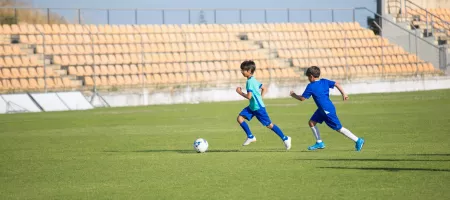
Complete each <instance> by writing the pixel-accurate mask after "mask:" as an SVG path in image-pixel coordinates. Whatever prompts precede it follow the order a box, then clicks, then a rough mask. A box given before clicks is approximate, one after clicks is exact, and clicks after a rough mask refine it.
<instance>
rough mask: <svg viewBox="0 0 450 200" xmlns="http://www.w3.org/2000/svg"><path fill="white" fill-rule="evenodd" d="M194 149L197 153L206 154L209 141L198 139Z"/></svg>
mask: <svg viewBox="0 0 450 200" xmlns="http://www.w3.org/2000/svg"><path fill="white" fill-rule="evenodd" d="M194 149H195V151H197V153H204V152H205V151H206V150H208V141H206V140H205V139H203V138H198V139H196V140H195V141H194Z"/></svg>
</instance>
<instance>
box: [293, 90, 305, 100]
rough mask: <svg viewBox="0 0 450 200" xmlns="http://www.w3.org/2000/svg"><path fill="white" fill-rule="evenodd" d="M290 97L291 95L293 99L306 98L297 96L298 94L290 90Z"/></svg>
mask: <svg viewBox="0 0 450 200" xmlns="http://www.w3.org/2000/svg"><path fill="white" fill-rule="evenodd" d="M291 97H293V98H294V99H297V100H299V101H304V100H306V98H305V97H303V96H299V95H297V94H295V92H294V91H291Z"/></svg>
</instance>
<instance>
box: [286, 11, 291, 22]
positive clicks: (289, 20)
mask: <svg viewBox="0 0 450 200" xmlns="http://www.w3.org/2000/svg"><path fill="white" fill-rule="evenodd" d="M287 21H288V22H291V10H290V9H289V8H288V9H287Z"/></svg>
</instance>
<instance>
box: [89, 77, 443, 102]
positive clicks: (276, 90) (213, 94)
mask: <svg viewBox="0 0 450 200" xmlns="http://www.w3.org/2000/svg"><path fill="white" fill-rule="evenodd" d="M340 84H341V85H342V86H343V87H344V90H345V91H346V92H347V93H348V94H350V95H351V94H363V93H387V92H406V91H419V90H435V89H447V88H450V77H433V78H431V77H430V78H408V79H401V80H372V81H351V82H341V83H340ZM306 85H307V83H299V84H291V85H286V84H283V85H279V84H275V83H273V84H268V93H267V95H266V96H265V97H264V98H266V99H268V98H288V97H289V92H290V91H291V90H294V91H295V92H297V93H302V92H303V91H304V89H305V88H306ZM235 89H236V88H231V87H230V88H208V89H185V90H182V91H176V92H149V91H143V92H139V93H128V94H124V93H104V94H101V96H102V97H103V98H104V99H105V100H106V101H107V102H108V103H109V104H110V106H112V107H122V106H139V105H155V104H180V103H199V102H217V101H235V100H243V98H242V97H241V96H239V95H238V94H236V91H235ZM331 94H332V95H339V91H338V90H337V89H334V90H331ZM87 98H89V99H90V97H89V96H88V97H87ZM145 99H147V100H145ZM93 104H94V106H102V104H101V102H99V101H98V100H96V101H94V102H93Z"/></svg>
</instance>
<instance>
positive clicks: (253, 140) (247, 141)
mask: <svg viewBox="0 0 450 200" xmlns="http://www.w3.org/2000/svg"><path fill="white" fill-rule="evenodd" d="M252 142H256V137H253V138H247V140H245V142H244V144H242V146H247V145H249V144H250V143H252Z"/></svg>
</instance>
